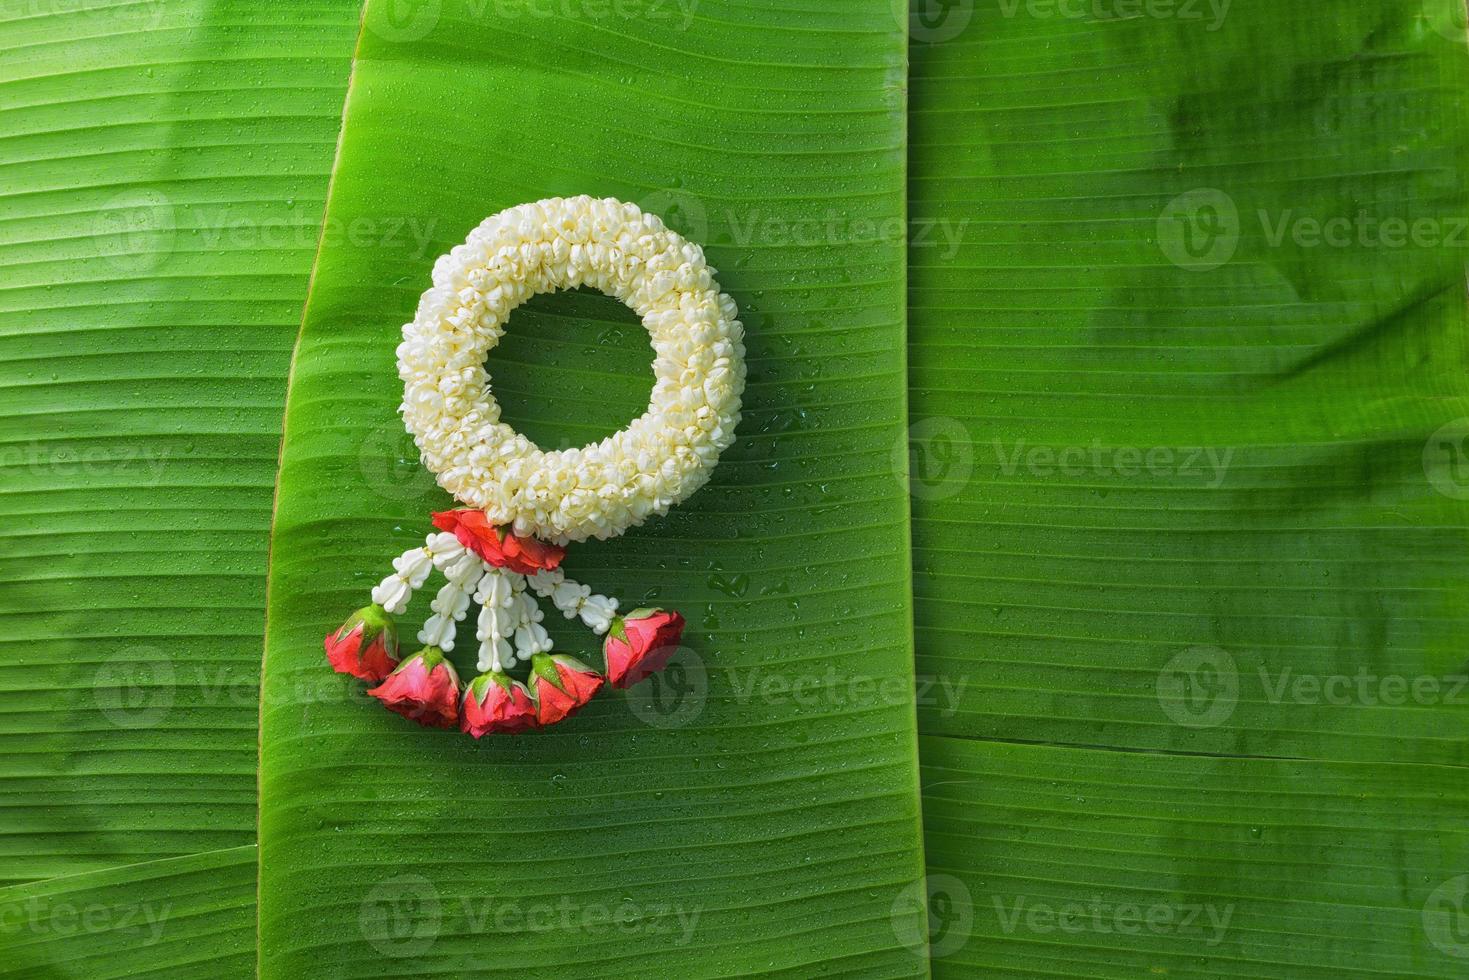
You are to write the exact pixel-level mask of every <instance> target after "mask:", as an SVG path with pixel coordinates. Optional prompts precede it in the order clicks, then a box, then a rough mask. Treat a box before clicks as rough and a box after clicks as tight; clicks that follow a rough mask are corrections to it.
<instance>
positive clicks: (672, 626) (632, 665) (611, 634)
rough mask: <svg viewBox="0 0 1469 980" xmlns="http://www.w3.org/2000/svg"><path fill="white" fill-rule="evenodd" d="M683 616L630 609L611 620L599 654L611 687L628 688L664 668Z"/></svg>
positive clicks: (680, 633) (675, 646) (680, 631)
mask: <svg viewBox="0 0 1469 980" xmlns="http://www.w3.org/2000/svg"><path fill="white" fill-rule="evenodd" d="M683 626H684V622H683V617H682V616H680V615H679V614H678V613H676V612H667V611H666V610H663V609H634V610H633V611H632V612H630V613H628V614H627V615H626V616H619V617H618V618H616V619H614V620H613V621H612V628H611V629H610V630H608V631H607V639H606V641H605V642H604V643H603V644H602V652H603V653H604V654H605V655H606V657H607V680H608V681H609V682H611V684H612V686H613V687H632V686H633V685H634V684H636V683H637V682H638V681H640V680H642V679H643V678H645V677H648V676H649V675H651V674H655V673H657V672H658V671H660V670H662V669H663V668H664V667H666V666H668V660H669V658H670V657H672V656H673V655H674V653H676V652H677V651H678V641H679V640H680V639H682V638H683Z"/></svg>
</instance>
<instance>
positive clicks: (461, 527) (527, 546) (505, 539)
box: [433, 510, 566, 575]
mask: <svg viewBox="0 0 1469 980" xmlns="http://www.w3.org/2000/svg"><path fill="white" fill-rule="evenodd" d="M433 521H434V527H436V528H438V529H439V530H440V531H450V532H452V533H453V535H454V537H456V538H458V539H459V543H460V544H462V545H464V547H466V548H468V549H469V550H470V551H472V552H474V553H475V554H476V555H479V556H480V557H481V558H483V559H484V560H485V561H487V562H489V563H490V564H491V565H495V566H498V567H500V568H508V569H510V570H511V571H512V572H520V573H521V574H522V575H534V574H535V573H536V572H539V571H540V570H541V569H543V568H544V569H547V570H550V569H554V568H555V567H556V566H557V565H560V564H561V559H562V558H563V557H564V556H565V555H566V549H565V548H562V547H559V546H557V545H554V544H546V543H545V542H544V541H539V540H537V539H536V538H521V537H516V536H515V535H514V534H511V533H510V530H509V528H505V527H496V526H495V525H493V524H491V523H490V520H489V518H487V517H486V516H485V514H484V511H480V510H445V511H440V512H439V513H437V514H435V515H434V516H433Z"/></svg>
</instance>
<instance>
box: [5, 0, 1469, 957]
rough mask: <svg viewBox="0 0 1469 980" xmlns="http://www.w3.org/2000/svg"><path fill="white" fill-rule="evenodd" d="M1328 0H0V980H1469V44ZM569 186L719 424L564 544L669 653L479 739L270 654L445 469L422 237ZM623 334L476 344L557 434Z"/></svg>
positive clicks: (639, 375)
mask: <svg viewBox="0 0 1469 980" xmlns="http://www.w3.org/2000/svg"><path fill="white" fill-rule="evenodd" d="M1339 6H1340V9H1337V6H1333V7H1331V8H1323V7H1321V6H1320V5H1317V4H1307V3H1304V2H1289V3H1279V4H1272V5H1259V4H1250V5H1245V4H1239V3H1229V2H1226V0H1215V2H1207V0H1205V2H1198V3H1194V2H1193V0H1180V2H1178V3H1164V2H1138V3H1131V2H1122V0H1119V2H1117V3H1101V4H1096V3H1089V4H1083V5H1078V4H1075V3H1065V2H1063V3H1048V2H1039V0H1013V2H1012V0H996V2H995V3H988V2H983V3H973V2H969V0H960V2H956V3H931V2H929V0H918V2H917V3H916V4H915V5H914V8H913V10H912V11H911V15H910V12H909V11H908V10H907V9H906V7H905V4H904V3H902V2H901V0H899V2H897V3H891V2H888V0H860V2H859V0H853V2H851V3H847V4H842V5H838V6H834V7H832V8H831V9H822V8H821V7H820V5H794V6H789V7H777V6H771V5H763V4H749V3H746V2H740V0H700V2H693V0H689V2H677V0H647V2H643V3H632V2H631V0H629V2H625V3H619V2H614V0H609V2H606V3H601V2H597V0H577V2H569V3H562V4H551V5H548V4H544V3H539V2H534V0H524V2H522V0H503V2H495V3H491V2H487V0H442V2H441V0H422V2H404V0H367V3H366V4H365V5H363V6H360V7H359V5H358V4H357V3H349V2H347V0H316V2H313V3H310V4H300V5H291V6H290V7H285V6H282V5H279V4H275V3H268V2H266V0H181V2H175V0H169V2H168V3H162V2H152V0H144V2H111V0H108V2H101V0H99V2H96V3H93V2H85V3H77V4H66V3H58V4H53V5H46V4H35V5H16V6H13V7H11V8H7V9H6V10H5V11H3V12H0V50H4V51H5V52H6V57H5V58H4V59H0V93H3V95H0V109H3V110H4V111H3V112H0V173H4V174H5V175H6V176H7V178H9V179H8V180H6V181H5V182H4V183H3V184H0V265H3V266H4V268H5V270H6V273H7V276H6V280H5V283H6V298H5V299H4V300H3V301H0V303H3V305H0V325H3V329H0V344H3V345H4V346H3V347H0V378H3V379H4V384H3V385H0V399H3V402H0V404H3V406H4V407H3V411H0V426H3V427H4V429H3V435H0V446H3V448H4V449H5V450H6V452H7V456H6V458H5V459H3V460H0V475H3V479H4V487H3V489H4V491H5V492H4V493H3V494H0V514H3V516H4V521H5V527H6V530H7V532H8V533H6V534H4V535H0V569H3V577H4V581H5V583H6V584H5V588H4V589H0V617H3V620H4V623H5V625H6V626H7V627H9V632H8V634H7V638H8V643H9V648H8V651H7V652H9V653H10V654H11V656H10V657H9V658H8V659H7V661H6V663H5V666H3V667H0V726H3V727H0V739H3V740H4V744H3V747H4V749H5V752H4V755H3V759H0V794H3V795H0V975H17V976H46V977H53V976H54V977H97V976H100V977H106V976H141V975H158V976H194V975H198V976H211V977H234V976H242V977H243V976H249V975H251V974H252V973H254V974H256V975H259V976H262V977H293V976H313V977H315V976H326V977H359V976H403V975H415V976H436V975H443V976H455V977H459V976H487V975H492V974H499V973H517V974H529V975H548V976H549V975H555V976H619V975H638V976H645V975H654V976H665V975H675V974H687V975H690V976H728V975H765V974H770V975H776V974H780V975H791V976H808V975H816V974H835V975H853V976H858V975H860V976H910V975H925V974H928V973H930V972H932V973H933V974H936V975H941V976H961V977H962V976H986V977H988V976H1098V977H1111V976H1118V977H1123V976H1126V977H1132V976H1137V975H1142V974H1147V973H1152V974H1160V975H1161V974H1171V975H1180V976H1198V977H1204V976H1210V977H1213V976H1241V977H1277V976H1301V977H1317V976H1320V977H1328V976H1330V977H1335V976H1342V975H1356V974H1363V975H1367V974H1380V975H1390V976H1459V975H1462V972H1463V971H1462V968H1463V964H1464V962H1465V959H1466V957H1469V944H1466V942H1465V939H1464V933H1463V930H1462V928H1461V925H1460V923H1461V921H1462V918H1461V917H1462V915H1463V910H1464V909H1465V908H1466V905H1465V901H1466V898H1469V876H1466V875H1465V874H1464V873H1463V872H1465V871H1469V867H1466V860H1465V859H1466V856H1469V854H1466V836H1465V832H1464V830H1463V829H1462V825H1463V820H1462V815H1463V813H1464V812H1465V803H1466V800H1465V798H1464V797H1465V793H1464V792H1463V791H1462V790H1461V789H1460V788H1459V787H1458V783H1457V780H1456V777H1457V775H1458V774H1460V773H1461V772H1462V766H1463V764H1464V761H1465V755H1464V745H1465V739H1464V735H1465V728H1464V726H1465V721H1464V719H1465V717H1466V716H1465V713H1464V708H1463V703H1464V700H1465V698H1466V697H1469V692H1464V691H1461V690H1459V688H1458V687H1457V685H1458V684H1459V678H1460V677H1461V675H1464V674H1466V673H1469V665H1466V664H1465V663H1464V655H1463V653H1462V650H1461V649H1460V645H1459V644H1458V642H1457V640H1458V637H1459V636H1460V635H1462V632H1463V625H1464V620H1465V617H1466V613H1465V610H1466V604H1465V601H1464V600H1465V590H1466V585H1469V582H1466V575H1465V572H1464V565H1463V562H1462V559H1461V558H1460V553H1461V551H1462V545H1463V543H1464V538H1465V535H1466V528H1469V523H1466V521H1465V506H1464V502H1465V500H1466V499H1469V489H1466V487H1469V479H1465V477H1464V473H1465V472H1469V468H1466V467H1465V466H1464V464H1463V460H1462V459H1461V458H1460V455H1459V454H1461V453H1462V452H1463V451H1464V446H1465V445H1466V442H1465V437H1466V435H1469V422H1466V421H1465V420H1466V419H1469V386H1466V384H1465V382H1464V378H1463V369H1464V366H1465V360H1466V356H1465V355H1466V349H1465V340H1464V306H1465V304H1464V291H1463V290H1464V268H1465V254H1464V250H1465V247H1466V245H1469V234H1465V233H1464V231H1463V226H1465V225H1469V208H1466V206H1465V193H1466V192H1465V191H1464V188H1463V181H1462V179H1461V175H1462V173H1463V172H1464V160H1463V156H1464V152H1465V141H1464V136H1463V134H1464V132H1465V130H1466V123H1469V120H1466V119H1465V117H1464V112H1465V105H1464V98H1465V97H1464V95H1463V92H1464V82H1465V80H1466V79H1465V69H1466V62H1469V47H1466V44H1465V38H1466V30H1465V18H1464V15H1463V10H1462V8H1461V7H1460V5H1459V2H1458V0H1383V2H1380V3H1377V4H1373V5H1339ZM349 76H350V82H349ZM576 193H591V194H595V195H603V194H606V195H614V196H617V197H620V198H623V199H626V200H633V201H637V202H639V203H640V204H642V205H643V206H644V207H645V208H646V209H648V210H651V211H654V212H657V213H660V214H662V215H663V216H664V217H665V218H666V219H667V220H668V221H669V223H670V224H671V225H673V226H674V227H675V228H677V229H678V230H680V231H682V232H684V233H685V234H687V235H689V236H690V237H691V238H693V239H695V240H698V241H701V242H703V243H704V244H705V245H706V248H707V251H708V254H709V256H710V258H711V261H712V262H713V264H715V265H716V266H718V267H719V270H720V272H719V279H720V282H721V284H722V286H723V287H724V288H725V289H726V290H727V291H729V292H731V293H732V294H733V295H734V297H735V298H736V300H737V302H738V303H739V305H740V308H741V311H742V318H743V319H744V321H745V324H746V329H747V333H748V341H749V351H750V355H749V361H750V365H749V366H750V386H749V390H748V392H747V397H746V412H745V418H744V421H743V423H742V426H741V429H740V440H739V441H738V442H737V443H736V445H735V446H734V448H733V449H731V450H730V451H729V452H728V453H727V454H726V456H725V461H724V462H723V464H722V465H721V466H720V468H719V470H718V472H717V474H716V477H715V479H714V481H713V482H712V483H711V484H710V485H709V486H708V487H706V488H705V489H704V490H703V491H701V492H700V493H699V494H698V495H697V496H696V497H694V498H693V499H691V500H690V501H688V502H686V503H685V504H682V505H680V506H679V507H678V508H676V509H675V510H674V511H673V512H672V513H670V514H669V515H668V516H667V517H666V518H663V519H659V520H654V521H650V522H649V523H648V524H646V525H644V526H643V527H640V528H637V529H635V530H634V531H632V532H629V533H628V534H627V535H626V536H624V537H622V538H620V539H617V540H615V541H611V542H591V543H586V544H583V545H579V546H574V547H573V548H572V549H571V550H570V553H569V556H568V558H567V561H566V567H567V569H568V572H569V573H570V574H571V575H573V576H574V577H575V578H577V579H579V580H581V581H585V582H587V583H588V584H589V585H591V586H592V587H593V588H594V589H596V590H598V591H605V592H608V593H611V594H615V595H617V596H618V597H619V598H621V599H622V600H623V604H624V607H625V608H627V607H631V606H634V605H642V604H653V603H656V604H659V605H663V606H667V607H671V608H677V609H680V610H681V611H683V612H684V613H685V615H687V616H688V618H689V621H690V626H689V631H688V634H687V635H686V638H685V642H686V644H687V649H686V650H685V651H684V652H683V653H682V654H681V655H680V658H679V660H678V662H677V663H676V664H675V665H674V668H673V669H671V670H670V672H669V673H668V674H666V675H665V676H663V677H660V678H659V679H658V680H657V681H653V682H649V683H647V684H645V685H642V686H640V687H638V688H634V689H632V690H631V691H629V692H626V693H625V694H624V693H621V692H618V693H617V694H615V695H614V696H611V697H604V698H601V699H599V700H597V701H595V702H593V704H592V705H591V706H589V707H588V708H587V709H586V710H585V711H584V712H582V713H581V714H580V715H578V716H577V717H576V718H575V719H572V720H571V721H569V722H567V723H565V724H564V725H562V726H559V727H558V728H557V729H554V730H552V731H548V732H545V733H541V734H538V735H536V736H534V737H529V736H527V737H517V738H511V739H497V740H485V741H484V742H483V743H475V742H472V741H470V740H469V739H467V738H465V737H463V736H461V735H459V734H457V733H447V732H437V731H428V730H421V729H417V728H416V727H414V726H411V725H409V724H408V723H406V722H404V721H403V720H401V719H398V718H397V717H395V716H392V715H389V714H388V713H386V712H384V711H382V710H381V708H380V707H378V706H377V705H376V703H375V702H372V701H370V700H369V699H367V698H365V697H364V696H363V694H362V690H361V688H360V686H358V685H356V684H353V683H349V682H347V681H345V680H343V679H341V678H339V677H337V676H335V675H333V674H331V673H330V671H329V669H328V668H327V667H326V665H325V664H324V663H323V662H322V657H321V647H320V643H321V637H322V635H323V634H324V633H325V632H327V631H328V630H330V629H332V628H333V627H335V626H336V625H337V624H338V623H339V622H340V620H341V618H342V617H343V616H344V615H345V614H346V613H347V612H348V611H350V610H351V609H352V608H354V607H356V606H358V605H361V604H363V603H364V602H365V601H366V593H367V590H368V589H369V588H370V586H371V585H372V584H374V583H375V582H376V581H377V580H378V579H379V578H380V577H381V576H382V575H383V574H384V573H385V571H386V566H387V562H388V560H389V559H390V558H391V557H392V556H394V555H395V554H397V553H398V552H399V551H401V550H403V549H404V548H406V547H408V546H411V545H413V544H415V543H418V542H420V541H421V540H422V537H423V535H424V534H425V533H426V532H427V531H428V530H429V527H428V524H427V515H428V513H429V512H430V511H431V510H437V509H442V508H444V507H445V506H448V505H449V503H450V500H449V498H448V497H447V495H445V494H443V493H442V492H441V491H439V490H438V489H437V488H436V487H435V486H434V483H433V480H432V478H431V475H430V474H428V473H426V472H425V471H424V470H423V469H422V468H421V467H419V465H418V464H417V453H416V450H415V449H414V447H413V446H412V443H411V440H409V439H408V437H407V436H406V435H404V434H403V432H402V427H401V422H400V421H399V420H398V419H397V417H396V416H395V413H394V407H395V405H396V403H397V400H398V393H399V392H400V390H401V389H400V385H399V383H398V381H397V378H396V373H395V365H394V357H393V353H392V352H393V348H394V346H395V344H396V337H397V334H398V328H399V326H400V325H401V323H402V322H404V320H406V319H407V318H408V317H409V316H410V315H411V313H412V310H413V307H414V305H415V304H416V300H417V296H418V294H419V292H420V291H421V290H422V289H423V288H425V287H426V285H427V282H428V270H429V267H430V266H431V264H432V262H433V260H434V258H435V257H436V256H437V255H439V254H441V253H442V252H443V251H445V250H447V249H448V248H449V247H451V246H452V245H453V244H455V243H457V242H459V241H461V240H462V239H463V237H464V235H465V233H466V232H467V231H468V230H469V228H471V227H472V226H473V225H474V224H476V223H477V222H478V221H479V220H480V219H482V218H483V217H484V216H485V215H487V214H489V213H492V212H493V211H496V210H498V209H500V208H502V207H505V206H508V205H511V204H515V203H518V202H521V201H525V200H532V199H535V198H539V197H544V196H550V195H556V194H576ZM1456 229H1457V230H1456ZM905 257H906V260H905ZM298 329H299V336H298ZM293 341H294V352H293ZM647 350H648V348H647V343H646V340H645V334H644V332H643V330H642V328H641V326H640V325H639V324H638V323H637V322H636V320H635V318H634V317H633V316H632V315H631V314H630V313H629V312H628V311H627V310H625V309H623V308H621V307H620V306H619V305H618V304H616V303H615V302H613V301H611V300H609V299H607V298H606V297H602V296H600V295H597V294H593V293H587V292H583V291H576V292H569V293H561V294H557V295H555V296H542V297H538V298H537V299H536V300H534V301H532V302H531V303H530V304H528V305H527V306H526V307H524V308H522V309H521V310H519V311H517V313H516V314H515V316H514V318H513V320H512V322H511V326H510V334H509V335H508V336H507V338H506V340H505V341H504V342H503V343H502V344H501V345H500V347H499V348H497V350H496V351H495V353H494V354H493V355H492V358H491V361H490V364H489V368H490V370H491V373H492V375H493V379H494V384H495V391H496V394H497V397H498V398H499V400H500V401H501V403H502V405H503V406H504V409H505V415H506V418H507V420H508V421H510V422H511V423H512V424H513V425H515V426H516V427H517V428H518V429H520V430H521V431H524V432H526V433H527V434H528V435H530V436H531V437H532V438H533V439H535V440H536V441H537V442H539V443H540V444H541V445H543V446H557V447H561V446H572V445H579V444H581V443H584V442H587V441H589V440H593V439H595V438H598V437H600V436H601V435H605V434H607V433H608V432H611V431H613V430H615V429H617V428H619V427H620V426H621V425H623V424H625V422H626V421H627V420H628V419H629V418H631V417H633V416H634V415H636V414H637V413H638V412H639V411H641V409H642V407H643V405H644V404H645V401H646V397H647V392H648V388H649V385H650V377H649V372H648V368H647V363H648V355H647ZM272 501H274V503H272ZM272 515H273V516H272ZM910 538H911V543H910ZM267 583H268V596H267ZM423 605H424V603H422V602H418V603H416V604H415V606H414V607H412V609H411V610H410V613H409V615H408V616H406V617H404V626H405V632H411V631H412V629H413V628H414V627H415V626H416V622H417V620H418V619H421V617H422V615H423V614H424V609H423V608H422V607H423ZM553 635H554V638H555V640H556V642H557V646H558V649H563V650H566V651H568V652H571V653H573V654H576V655H578V656H581V657H583V658H584V659H588V660H591V661H595V660H596V657H597V654H596V649H595V648H596V644H595V642H594V640H593V638H592V637H591V635H590V634H588V633H585V632H584V631H580V630H578V629H576V628H573V627H571V626H570V625H566V626H561V625H560V624H557V625H556V626H554V627H553ZM460 641H461V645H460V647H459V648H458V649H456V651H454V653H453V654H452V656H453V657H454V658H455V659H456V661H457V663H458V665H459V667H460V670H461V673H463V674H472V673H473V672H474V671H473V669H472V664H471V661H472V658H473V652H472V650H471V649H467V648H472V647H473V641H472V640H471V639H470V637H469V636H468V630H467V629H466V630H464V631H462V635H461V637H460ZM262 648H263V675H262V673H261V671H262ZM915 665H916V673H915ZM257 681H260V682H261V683H260V686H259V687H258V688H257ZM915 705H916V725H915ZM257 718H258V725H257ZM257 780H258V791H257ZM920 780H921V789H920ZM920 803H921V809H920ZM920 816H921V826H920ZM920 831H921V834H920ZM257 844H258V846H257ZM925 868H926V871H927V874H926V876H925V875H924V871H925ZM257 889H258V893H257ZM257 894H258V908H257Z"/></svg>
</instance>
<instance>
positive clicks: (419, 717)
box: [367, 647, 459, 728]
mask: <svg viewBox="0 0 1469 980" xmlns="http://www.w3.org/2000/svg"><path fill="white" fill-rule="evenodd" d="M367 693H368V694H371V695H372V696H373V697H375V698H377V699H378V700H379V701H381V702H382V703H383V704H384V705H385V706H386V707H387V709H388V710H389V711H395V712H397V713H398V714H400V715H402V716H403V717H404V718H409V719H411V720H413V721H416V722H418V723H419V724H420V725H425V726H427V727H429V728H453V727H454V726H455V725H456V724H458V722H459V675H458V674H456V673H454V665H453V664H451V663H449V661H447V660H445V659H444V654H443V652H442V651H440V650H439V648H438V647H424V648H423V649H422V650H420V651H418V652H417V653H415V654H414V655H413V656H411V657H409V658H408V659H407V660H405V661H403V662H402V663H401V664H399V665H398V669H397V670H395V671H393V672H392V673H391V674H389V675H388V679H387V680H385V681H383V682H382V683H381V684H380V685H378V686H377V687H375V688H373V689H372V690H370V691H368V692H367Z"/></svg>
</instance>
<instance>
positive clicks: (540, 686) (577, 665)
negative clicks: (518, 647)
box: [530, 653, 602, 725]
mask: <svg viewBox="0 0 1469 980" xmlns="http://www.w3.org/2000/svg"><path fill="white" fill-rule="evenodd" d="M530 684H531V694H532V696H534V697H535V699H536V720H537V721H539V722H540V723H541V724H542V725H554V724H556V722H558V721H560V720H561V719H563V718H566V717H569V716H571V715H574V714H576V712H578V711H580V710H581V708H582V707H583V706H584V705H585V704H586V703H587V702H588V701H590V700H591V699H592V695H593V694H596V693H597V689H598V688H600V687H601V686H602V675H601V674H599V673H597V672H596V671H595V670H592V668H590V667H588V666H587V665H586V664H584V663H582V662H581V661H580V660H576V659H574V658H572V657H567V656H564V655H563V654H559V653H553V654H545V653H538V654H536V655H535V656H534V657H532V658H531V661H530Z"/></svg>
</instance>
